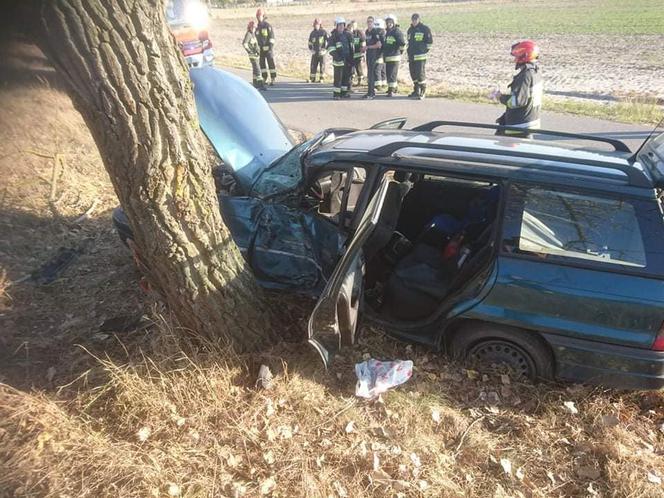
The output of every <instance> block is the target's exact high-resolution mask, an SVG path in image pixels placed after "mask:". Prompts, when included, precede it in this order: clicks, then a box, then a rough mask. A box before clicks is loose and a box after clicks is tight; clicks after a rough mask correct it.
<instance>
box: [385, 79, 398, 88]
mask: <svg viewBox="0 0 664 498" xmlns="http://www.w3.org/2000/svg"><path fill="white" fill-rule="evenodd" d="M387 87H388V88H396V87H397V82H396V81H390V82H389V83H388V84H387Z"/></svg>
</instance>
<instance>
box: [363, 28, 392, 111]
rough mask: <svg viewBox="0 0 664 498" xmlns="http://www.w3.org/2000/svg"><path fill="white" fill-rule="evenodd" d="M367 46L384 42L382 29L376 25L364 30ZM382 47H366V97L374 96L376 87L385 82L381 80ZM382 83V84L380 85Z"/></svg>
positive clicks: (382, 65) (382, 66)
mask: <svg viewBox="0 0 664 498" xmlns="http://www.w3.org/2000/svg"><path fill="white" fill-rule="evenodd" d="M365 39H366V44H367V47H371V46H372V45H376V44H377V43H378V42H380V43H381V44H383V43H385V37H384V31H383V30H382V29H380V28H379V27H377V26H374V27H373V29H367V30H366V31H365ZM382 50H383V49H382V48H367V52H366V54H367V86H368V88H367V97H368V98H371V97H375V96H376V88H377V87H381V86H383V85H385V84H387V82H382V81H381V68H384V67H385V65H384V64H383V55H382ZM381 83H382V85H381Z"/></svg>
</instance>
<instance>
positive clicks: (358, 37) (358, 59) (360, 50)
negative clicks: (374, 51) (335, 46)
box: [351, 29, 367, 85]
mask: <svg viewBox="0 0 664 498" xmlns="http://www.w3.org/2000/svg"><path fill="white" fill-rule="evenodd" d="M351 34H352V36H353V51H354V53H353V73H352V74H351V77H352V76H353V74H355V75H356V76H357V84H358V85H361V84H362V78H363V77H364V69H363V64H364V52H365V50H366V48H367V37H366V36H365V35H364V31H362V30H361V29H354V30H353V31H352V32H351Z"/></svg>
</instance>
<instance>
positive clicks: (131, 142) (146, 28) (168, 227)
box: [39, 0, 274, 350]
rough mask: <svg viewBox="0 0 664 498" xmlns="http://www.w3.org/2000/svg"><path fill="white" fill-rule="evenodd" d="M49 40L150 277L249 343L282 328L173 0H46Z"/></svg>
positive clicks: (201, 327) (174, 301) (185, 318)
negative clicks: (186, 54)
mask: <svg viewBox="0 0 664 498" xmlns="http://www.w3.org/2000/svg"><path fill="white" fill-rule="evenodd" d="M40 4H41V11H40V17H39V31H40V35H41V36H40V45H41V48H42V50H44V52H45V53H46V55H47V56H48V57H49V59H50V61H51V62H52V63H53V65H54V66H55V67H56V69H57V70H58V72H59V73H60V74H61V75H62V76H63V78H64V79H65V81H66V84H67V86H68V88H69V93H70V96H71V98H72V100H73V102H74V105H75V106H76V108H77V109H78V110H79V112H80V113H81V114H82V116H83V118H84V120H85V122H86V123H87V125H88V127H89V129H90V131H91V133H92V136H93V138H94V140H95V142H96V144H97V147H98V148H99V151H100V153H101V157H102V159H103V161H104V165H105V167H106V170H107V171H108V173H109V176H110V178H111V181H112V182H113V186H114V188H115V192H116V193H117V195H118V198H119V199H120V203H121V204H122V207H123V209H124V210H125V212H126V214H127V216H128V218H129V221H130V224H131V226H132V230H133V233H134V238H135V243H136V245H137V248H138V250H139V253H140V255H141V258H142V259H143V261H145V262H146V264H147V266H148V267H149V271H148V275H147V276H148V279H149V280H150V282H151V284H152V285H153V286H155V287H156V288H157V290H159V291H160V292H161V294H162V296H163V297H164V299H165V301H166V303H167V305H168V306H169V308H170V309H171V310H172V312H173V313H174V314H175V316H176V318H177V319H178V321H179V322H180V324H181V325H182V326H183V327H185V328H186V329H189V330H191V331H195V332H197V333H202V334H205V335H207V336H209V337H221V338H222V339H223V340H225V341H227V342H228V343H229V345H231V346H233V347H235V348H236V349H238V350H248V349H252V348H255V347H257V346H258V345H260V344H264V343H265V342H267V341H269V340H270V339H272V338H273V337H274V335H273V334H274V332H273V331H272V328H271V326H270V312H269V307H268V305H267V304H266V302H265V300H264V298H263V294H262V292H261V290H260V288H259V287H258V286H257V284H256V283H255V281H254V279H253V276H252V274H251V273H250V271H249V270H248V268H247V265H246V263H245V261H244V259H243V258H242V256H241V254H240V252H239V250H238V249H237V247H236V246H235V244H234V243H233V240H232V238H231V236H230V233H229V231H228V229H227V228H226V227H225V225H224V224H223V221H222V219H221V214H220V211H219V204H218V200H217V195H216V192H215V188H214V182H213V178H212V173H211V168H210V164H209V163H208V160H207V158H206V154H205V148H204V142H203V136H202V133H201V131H200V129H199V124H198V118H197V114H196V108H195V105H194V100H193V95H192V88H191V81H190V79H189V75H188V69H187V67H186V65H185V62H184V60H183V57H182V56H181V54H180V52H179V51H178V49H177V47H176V44H175V41H174V38H173V36H172V35H171V33H170V32H169V29H168V26H167V24H166V22H165V19H164V6H163V0H40Z"/></svg>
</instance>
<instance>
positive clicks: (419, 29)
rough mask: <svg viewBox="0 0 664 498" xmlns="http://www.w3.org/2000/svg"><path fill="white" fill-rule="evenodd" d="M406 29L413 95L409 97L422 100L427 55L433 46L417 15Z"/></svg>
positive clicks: (427, 30) (431, 39)
mask: <svg viewBox="0 0 664 498" xmlns="http://www.w3.org/2000/svg"><path fill="white" fill-rule="evenodd" d="M410 20H411V23H410V27H409V28H408V33H407V35H408V36H407V38H408V69H410V77H411V79H412V80H413V93H411V94H410V95H409V97H413V98H418V99H420V100H422V99H424V97H425V95H426V90H427V76H426V63H427V54H428V53H429V50H430V49H431V46H432V45H433V36H432V35H431V30H430V29H429V27H428V26H425V25H424V24H422V22H421V21H420V15H419V14H413V15H412V16H411V18H410Z"/></svg>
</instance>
